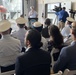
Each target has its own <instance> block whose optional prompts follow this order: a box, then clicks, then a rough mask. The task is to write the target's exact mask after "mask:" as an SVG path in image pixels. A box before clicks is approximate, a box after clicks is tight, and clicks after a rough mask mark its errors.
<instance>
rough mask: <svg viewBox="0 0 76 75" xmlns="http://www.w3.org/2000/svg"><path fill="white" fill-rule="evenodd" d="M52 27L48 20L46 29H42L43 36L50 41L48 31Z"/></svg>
mask: <svg viewBox="0 0 76 75" xmlns="http://www.w3.org/2000/svg"><path fill="white" fill-rule="evenodd" d="M50 25H51V20H50V19H49V18H47V19H46V20H45V26H46V27H45V28H43V29H42V36H43V37H44V38H46V39H47V40H48V39H49V37H50V36H49V33H48V29H49V26H50Z"/></svg>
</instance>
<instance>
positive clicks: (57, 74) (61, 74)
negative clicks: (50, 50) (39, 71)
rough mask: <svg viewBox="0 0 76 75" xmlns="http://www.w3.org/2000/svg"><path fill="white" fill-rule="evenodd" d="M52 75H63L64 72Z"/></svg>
mask: <svg viewBox="0 0 76 75" xmlns="http://www.w3.org/2000/svg"><path fill="white" fill-rule="evenodd" d="M51 75H63V72H62V71H58V73H55V74H51Z"/></svg>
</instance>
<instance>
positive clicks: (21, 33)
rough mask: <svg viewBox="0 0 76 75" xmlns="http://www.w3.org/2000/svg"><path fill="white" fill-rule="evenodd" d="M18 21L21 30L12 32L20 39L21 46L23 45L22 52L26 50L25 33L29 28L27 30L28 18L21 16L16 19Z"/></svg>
mask: <svg viewBox="0 0 76 75" xmlns="http://www.w3.org/2000/svg"><path fill="white" fill-rule="evenodd" d="M16 23H17V25H18V27H19V30H18V31H16V32H14V33H12V36H13V37H14V38H16V39H18V40H20V42H21V47H22V52H25V49H24V48H25V44H24V38H25V33H26V31H27V30H25V28H24V27H25V23H26V19H25V18H23V17H19V18H17V19H16Z"/></svg>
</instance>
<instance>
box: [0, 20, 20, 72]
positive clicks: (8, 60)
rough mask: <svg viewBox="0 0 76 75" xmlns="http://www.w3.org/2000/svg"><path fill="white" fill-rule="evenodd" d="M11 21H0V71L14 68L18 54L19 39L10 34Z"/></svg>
mask: <svg viewBox="0 0 76 75" xmlns="http://www.w3.org/2000/svg"><path fill="white" fill-rule="evenodd" d="M10 28H11V23H10V22H9V21H8V20H2V21H1V22H0V33H1V35H2V38H1V40H0V67H1V71H2V72H5V71H8V70H12V69H15V65H14V64H15V60H16V58H17V57H18V56H19V54H20V49H21V48H20V45H21V44H20V41H19V40H17V39H15V38H13V37H11V36H10Z"/></svg>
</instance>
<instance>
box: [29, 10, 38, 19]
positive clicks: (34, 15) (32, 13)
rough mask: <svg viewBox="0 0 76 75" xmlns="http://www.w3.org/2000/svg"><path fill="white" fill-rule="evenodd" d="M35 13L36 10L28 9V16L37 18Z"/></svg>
mask: <svg viewBox="0 0 76 75" xmlns="http://www.w3.org/2000/svg"><path fill="white" fill-rule="evenodd" d="M37 15H38V14H37V12H36V11H33V12H32V11H30V12H29V18H37Z"/></svg>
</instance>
